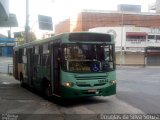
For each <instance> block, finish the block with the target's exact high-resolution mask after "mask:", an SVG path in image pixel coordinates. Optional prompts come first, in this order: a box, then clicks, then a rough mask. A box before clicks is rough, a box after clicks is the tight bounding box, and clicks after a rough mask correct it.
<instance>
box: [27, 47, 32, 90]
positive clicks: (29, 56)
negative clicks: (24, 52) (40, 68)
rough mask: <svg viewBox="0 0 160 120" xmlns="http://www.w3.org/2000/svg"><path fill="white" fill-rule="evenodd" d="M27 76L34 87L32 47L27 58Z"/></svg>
mask: <svg viewBox="0 0 160 120" xmlns="http://www.w3.org/2000/svg"><path fill="white" fill-rule="evenodd" d="M27 67H28V68H27V73H28V74H27V76H28V80H29V81H28V83H29V86H30V87H32V85H33V51H32V48H29V49H28V60H27Z"/></svg>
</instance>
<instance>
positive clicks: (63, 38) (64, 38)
mask: <svg viewBox="0 0 160 120" xmlns="http://www.w3.org/2000/svg"><path fill="white" fill-rule="evenodd" d="M74 34H81V35H82V34H90V35H98V37H100V36H101V35H103V36H110V39H111V40H110V41H109V43H110V44H114V39H113V35H110V34H106V33H97V32H66V33H61V34H59V35H55V36H53V37H50V38H46V39H38V40H35V41H32V42H29V43H25V44H22V45H19V46H15V47H14V49H19V48H24V47H32V45H33V46H34V45H40V44H44V43H48V42H51V43H52V42H53V43H54V42H58V40H60V41H59V42H62V43H77V42H88V43H90V42H91V41H83V40H82V41H80V40H79V41H77V40H75V41H74V40H70V41H69V40H68V39H69V36H71V35H72V36H73V35H74ZM70 38H71V37H70ZM73 38H75V37H72V39H73ZM92 39H93V38H92ZM103 39H104V38H103ZM93 40H94V39H93ZM98 42H103V43H104V42H106V41H98V40H97V41H95V40H94V41H92V43H98Z"/></svg>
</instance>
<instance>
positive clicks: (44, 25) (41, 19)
mask: <svg viewBox="0 0 160 120" xmlns="http://www.w3.org/2000/svg"><path fill="white" fill-rule="evenodd" d="M38 23H39V29H40V30H53V24H52V17H49V16H44V15H38Z"/></svg>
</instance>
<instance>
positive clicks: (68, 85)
mask: <svg viewBox="0 0 160 120" xmlns="http://www.w3.org/2000/svg"><path fill="white" fill-rule="evenodd" d="M63 85H64V86H65V87H72V86H73V83H72V82H66V83H64V84H63Z"/></svg>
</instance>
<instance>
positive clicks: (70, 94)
mask: <svg viewBox="0 0 160 120" xmlns="http://www.w3.org/2000/svg"><path fill="white" fill-rule="evenodd" d="M61 87H62V89H61V97H63V98H81V97H91V96H110V95H114V94H116V84H112V85H110V86H108V87H105V88H101V89H97V90H95V89H89V90H78V89H74V88H71V87H65V86H61Z"/></svg>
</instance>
